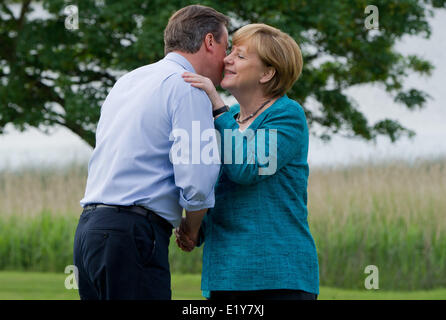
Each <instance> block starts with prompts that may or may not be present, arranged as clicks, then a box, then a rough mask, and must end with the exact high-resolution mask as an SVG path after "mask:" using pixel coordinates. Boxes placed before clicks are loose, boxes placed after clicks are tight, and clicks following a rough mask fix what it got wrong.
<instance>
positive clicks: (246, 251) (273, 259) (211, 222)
mask: <svg viewBox="0 0 446 320" xmlns="http://www.w3.org/2000/svg"><path fill="white" fill-rule="evenodd" d="M239 111H240V105H234V106H232V107H231V108H230V111H229V112H226V113H224V114H223V115H221V116H220V117H219V118H217V119H216V120H215V128H216V130H217V131H218V132H219V133H220V136H221V139H220V140H221V149H220V150H221V154H220V158H221V161H222V166H221V169H220V175H219V179H218V181H217V183H216V186H215V207H214V208H211V209H209V211H208V213H207V215H206V217H205V219H204V220H203V223H202V227H201V229H200V239H199V245H201V244H202V243H203V242H204V247H203V264H202V279H201V289H202V290H203V295H204V296H205V297H209V291H215V290H236V291H241V290H267V289H296V290H303V291H307V292H310V293H315V294H319V266H318V259H317V252H316V246H315V243H314V240H313V237H312V235H311V233H310V229H309V226H308V220H307V181H308V174H309V168H308V163H307V155H308V139H309V137H308V127H307V122H306V118H305V113H304V111H303V109H302V107H301V106H300V105H299V104H298V103H297V102H296V101H294V100H291V99H289V98H288V97H287V96H286V95H284V96H283V97H281V98H279V99H278V100H276V102H275V103H274V104H273V105H272V106H270V107H269V108H268V109H266V110H265V111H264V112H262V113H261V114H260V115H259V116H258V117H257V118H256V119H255V120H254V121H253V122H252V123H251V125H250V126H249V128H247V129H246V130H245V131H243V133H242V132H240V131H239V130H238V124H237V122H236V121H235V118H234V117H235V115H237V113H238V112H239ZM225 129H226V130H225ZM228 129H229V130H228ZM248 129H251V130H248ZM259 129H264V130H259ZM274 129H275V130H274ZM232 130H234V131H232ZM225 131H226V135H228V136H227V137H226V139H225ZM261 132H263V133H261ZM248 133H253V134H251V135H250V134H248ZM231 134H232V143H230V142H231ZM242 135H245V138H244V139H240V136H242ZM259 135H261V136H259ZM274 135H275V136H276V141H274ZM262 136H263V139H262ZM228 137H229V138H228ZM263 141H265V143H263ZM258 142H259V143H258ZM265 144H266V146H265V147H264V148H263V149H264V150H265V151H266V152H263V153H262V152H261V151H259V148H257V145H259V147H261V146H263V145H265ZM252 146H254V148H252ZM260 149H262V148H260ZM240 150H243V151H244V152H243V154H242V156H243V161H242V163H240V162H241V161H240V158H239V159H238V161H235V160H236V158H237V157H240V156H241V154H240V153H238V154H237V155H236V153H237V152H240ZM274 150H277V152H274ZM268 152H270V153H269V155H270V157H269V162H268V163H265V159H266V158H268ZM262 154H265V155H266V158H265V157H262V156H261V155H262ZM259 155H260V156H259ZM231 157H232V161H231V163H230V159H231ZM274 162H275V163H276V166H275V167H276V168H275V169H274ZM259 170H260V171H259ZM262 170H263V174H259V173H260V172H262Z"/></svg>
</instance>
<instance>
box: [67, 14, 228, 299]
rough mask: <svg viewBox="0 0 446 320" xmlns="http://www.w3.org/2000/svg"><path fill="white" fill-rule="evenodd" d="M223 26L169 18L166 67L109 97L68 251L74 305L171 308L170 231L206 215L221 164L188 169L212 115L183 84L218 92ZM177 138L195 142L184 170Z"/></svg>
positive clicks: (198, 93)
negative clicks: (175, 150)
mask: <svg viewBox="0 0 446 320" xmlns="http://www.w3.org/2000/svg"><path fill="white" fill-rule="evenodd" d="M227 25H228V19H227V17H226V16H224V15H222V14H221V13H219V12H217V11H215V10H214V9H211V8H208V7H205V6H199V5H192V6H188V7H185V8H183V9H181V10H179V11H177V12H176V13H175V14H174V15H172V17H171V18H170V20H169V23H168V25H167V27H166V29H165V32H164V41H165V53H166V56H165V58H164V59H162V60H160V61H158V62H156V63H153V64H151V65H147V66H143V67H140V68H138V69H136V70H134V71H132V72H130V73H127V74H125V75H124V76H122V77H121V78H120V79H119V80H118V81H117V82H116V84H115V85H114V87H113V88H112V90H111V91H110V93H109V94H108V96H107V98H106V100H105V102H104V104H103V106H102V109H101V117H100V119H99V123H98V127H97V131H96V147H95V149H94V151H93V155H92V157H91V160H90V163H89V166H88V179H87V185H86V191H85V196H84V198H83V199H82V200H81V202H80V203H81V205H82V207H83V208H84V211H83V213H82V215H81V218H80V220H79V225H78V228H77V230H76V235H75V242H74V262H75V265H76V266H77V267H78V271H79V294H80V297H81V299H170V298H171V290H170V272H169V264H168V260H167V257H168V251H167V250H168V245H169V239H170V236H171V232H172V227H178V226H179V225H180V223H181V224H182V227H183V228H184V230H197V229H198V228H197V226H199V225H200V223H201V220H202V218H203V216H204V214H205V213H206V211H207V209H208V208H212V207H213V206H214V185H215V183H216V181H217V178H218V173H219V170H220V165H219V163H211V164H205V163H203V162H202V161H198V163H196V161H192V158H194V155H195V154H192V153H193V152H195V153H197V152H200V155H201V151H202V150H203V148H204V147H205V146H206V145H207V144H208V143H209V142H208V141H201V139H200V137H201V132H203V131H205V130H209V129H213V128H214V123H213V117H212V105H211V102H210V100H209V98H208V96H207V94H206V93H205V92H204V91H202V90H200V89H197V88H194V87H192V86H191V85H190V84H188V83H186V82H184V80H183V79H182V77H181V75H182V74H183V73H184V72H186V71H189V72H194V73H198V74H202V75H204V76H206V77H209V78H210V79H212V81H213V82H214V84H215V85H218V84H219V83H220V81H221V78H222V72H223V66H224V64H223V59H224V57H225V55H226V49H227V47H228V32H227V29H226V26H227ZM191 34H192V38H191ZM194 124H195V125H196V124H198V125H199V128H200V132H198V138H199V140H200V141H195V140H197V139H196V138H194V134H195V136H196V133H193V131H194V129H193V125H194ZM175 130H185V131H186V132H188V133H189V136H190V137H191V138H193V139H195V140H194V141H190V143H189V144H188V145H189V146H190V149H189V150H182V152H185V155H186V156H187V157H186V160H187V159H189V160H188V161H182V162H179V163H178V162H175V161H171V158H172V155H171V154H170V153H171V149H172V145H173V144H174V142H175V141H174V140H175V137H174V136H173V135H172V132H173V131H175ZM211 138H212V139H213V140H214V141H215V140H216V137H215V136H213V137H211ZM195 156H196V155H195ZM183 160H184V154H183ZM183 208H184V209H185V210H186V217H185V218H183V220H182V212H183Z"/></svg>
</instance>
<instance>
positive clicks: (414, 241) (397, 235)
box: [0, 202, 446, 290]
mask: <svg viewBox="0 0 446 320" xmlns="http://www.w3.org/2000/svg"><path fill="white" fill-rule="evenodd" d="M377 205H378V206H379V202H377ZM379 210H381V211H382V210H383V208H379V207H377V208H376V212H380V211H379ZM384 210H385V208H384ZM371 216H372V218H371V220H365V219H363V218H360V212H359V211H358V215H357V216H355V215H354V214H352V215H351V216H350V218H349V220H348V221H347V223H344V225H343V226H342V227H337V228H330V223H329V222H328V221H327V223H326V224H324V225H322V224H314V225H312V233H313V235H314V238H315V242H316V244H317V250H318V257H319V264H320V280H321V285H323V286H330V287H339V288H349V289H353V288H355V289H363V288H364V279H365V278H366V276H367V275H365V274H364V268H365V267H366V266H367V265H369V264H374V265H377V266H379V268H380V269H379V283H380V289H383V290H421V289H432V288H440V287H446V252H445V250H444V248H445V244H446V235H445V234H444V233H443V234H439V233H431V232H430V230H435V221H434V220H433V219H429V218H430V213H429V212H427V213H426V221H419V224H410V225H407V224H405V223H404V221H401V222H400V223H395V222H393V223H386V222H385V221H383V220H382V218H380V217H379V215H378V214H377V213H372V214H371ZM373 219H375V220H376V221H374V220H373ZM429 221H430V222H429ZM421 225H422V226H423V228H421V227H420V226H421ZM76 226H77V219H76V218H73V217H72V216H68V217H64V216H62V215H50V214H49V213H47V212H43V213H42V214H41V215H38V216H36V217H34V218H30V217H27V218H25V217H15V216H11V217H10V218H5V217H1V216H0V270H23V271H25V270H26V271H44V272H63V270H65V267H66V266H67V265H72V264H73V240H74V233H75V230H76ZM169 262H170V270H171V272H172V273H181V274H184V273H187V274H189V273H195V274H197V273H201V264H202V248H198V249H195V250H193V251H192V252H191V253H184V252H182V251H181V250H180V249H179V248H178V247H177V246H176V244H175V240H174V236H172V238H171V241H170V246H169Z"/></svg>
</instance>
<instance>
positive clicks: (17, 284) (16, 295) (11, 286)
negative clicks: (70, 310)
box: [0, 271, 446, 300]
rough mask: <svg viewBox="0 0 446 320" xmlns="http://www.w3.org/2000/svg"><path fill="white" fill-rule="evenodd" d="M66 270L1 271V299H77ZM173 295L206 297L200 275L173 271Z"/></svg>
mask: <svg viewBox="0 0 446 320" xmlns="http://www.w3.org/2000/svg"><path fill="white" fill-rule="evenodd" d="M66 276H67V275H65V274H64V273H37V272H10V271H2V272H0V300H16V299H20V300H22V299H23V300H28V299H31V300H53V299H55V300H77V299H79V295H78V292H77V290H67V289H65V285H64V284H65V278H66ZM172 294H173V299H175V300H182V299H184V300H188V299H191V300H195V299H203V297H202V296H201V291H200V275H198V274H186V275H185V274H173V275H172ZM319 299H320V300H339V299H344V300H351V299H353V300H356V299H358V300H363V299H365V300H367V299H378V300H380V299H385V300H387V299H389V300H391V299H395V300H401V299H403V300H418V299H420V300H423V299H429V300H430V299H442V300H443V299H446V289H436V290H430V291H407V292H398V291H385V290H382V289H380V290H375V291H372V290H365V289H364V290H344V289H337V288H327V287H321V288H320V295H319Z"/></svg>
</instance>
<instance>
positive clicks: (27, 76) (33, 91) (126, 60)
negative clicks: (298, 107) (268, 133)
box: [0, 0, 446, 146]
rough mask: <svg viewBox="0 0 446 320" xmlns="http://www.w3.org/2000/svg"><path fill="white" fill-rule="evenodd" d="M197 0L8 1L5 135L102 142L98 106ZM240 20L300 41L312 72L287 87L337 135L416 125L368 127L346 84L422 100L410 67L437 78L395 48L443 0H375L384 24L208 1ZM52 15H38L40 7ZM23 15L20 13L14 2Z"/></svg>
mask: <svg viewBox="0 0 446 320" xmlns="http://www.w3.org/2000/svg"><path fill="white" fill-rule="evenodd" d="M197 2H198V1H182V0H173V1H159V0H151V1H147V0H146V1H141V0H126V1H119V0H104V1H93V0H77V1H75V2H74V3H73V2H72V1H66V0H43V1H32V0H23V1H11V0H9V1H2V2H1V4H0V43H1V46H0V133H1V131H2V130H3V129H4V127H5V125H6V124H8V123H12V124H14V125H15V127H16V128H18V129H20V130H24V129H26V128H27V127H29V126H33V127H40V128H43V127H45V126H46V127H48V126H53V125H62V126H65V127H67V128H68V129H70V130H71V131H73V132H74V133H76V134H78V135H79V136H80V137H81V138H82V139H84V140H85V141H86V142H88V143H89V144H90V145H92V146H94V144H95V137H94V135H95V128H96V124H97V121H98V119H99V114H100V106H101V104H102V102H103V101H104V99H105V97H106V96H107V93H108V92H109V90H110V89H111V87H112V86H113V84H114V82H115V81H116V80H117V78H118V77H119V76H120V75H121V74H123V73H125V72H127V71H130V70H132V69H135V68H137V67H139V66H142V65H146V64H149V63H152V62H154V61H157V60H159V59H161V58H162V57H163V46H164V44H163V30H164V27H165V25H166V24H167V21H168V18H169V17H170V15H171V14H172V13H173V12H175V11H176V10H178V9H180V8H181V7H184V6H186V5H189V4H192V3H197ZM200 3H201V4H204V5H208V6H211V7H213V8H215V9H217V10H218V11H220V12H223V13H225V14H227V15H229V16H230V17H231V18H233V20H232V22H233V24H232V25H231V26H230V31H231V33H232V32H233V31H234V30H235V29H236V28H237V27H239V26H240V24H245V23H250V22H263V23H267V24H270V25H273V26H276V27H278V28H280V29H282V30H283V31H285V32H287V33H289V34H290V35H291V36H292V37H294V38H295V39H296V41H297V42H298V43H299V44H300V45H301V48H302V51H303V55H304V69H303V74H302V77H301V78H300V80H299V81H298V82H297V84H296V85H294V87H293V88H292V90H291V91H290V92H289V96H290V97H291V98H294V99H296V100H297V101H299V102H300V103H301V104H302V105H303V106H304V107H305V106H306V101H307V100H308V99H309V98H311V99H314V100H315V101H316V102H317V103H316V105H317V106H316V107H314V108H311V109H310V108H306V109H305V111H306V114H307V118H308V121H309V124H310V126H311V125H315V124H318V125H320V126H321V127H322V128H325V131H324V133H322V134H321V136H320V137H321V138H323V139H329V138H330V136H331V135H332V134H334V133H340V134H345V135H350V136H358V137H362V138H364V139H366V140H371V139H374V138H375V137H376V136H377V135H379V134H382V135H387V136H389V137H390V139H391V140H392V141H394V140H396V139H398V138H399V137H400V136H402V135H407V134H409V135H412V134H413V132H412V131H410V130H408V129H406V128H404V127H403V126H401V125H400V124H399V123H398V122H397V121H396V120H391V119H384V120H382V121H379V122H378V123H375V124H369V123H368V121H367V119H366V118H365V117H364V115H363V114H362V113H361V112H360V111H358V107H357V103H356V102H355V101H353V100H352V99H351V98H350V97H348V96H347V95H346V94H345V93H344V92H345V89H347V88H349V87H351V86H354V85H360V84H365V83H376V84H380V85H382V86H383V87H384V88H385V89H386V90H387V91H388V92H389V93H390V94H392V95H393V96H394V98H395V101H396V102H397V103H401V104H403V105H406V106H407V107H408V108H409V109H413V108H415V107H419V108H421V107H423V106H424V105H425V103H426V99H427V98H428V96H427V95H426V94H425V93H423V92H421V91H418V90H417V89H416V88H409V89H408V90H407V89H406V88H404V86H403V82H404V79H405V77H406V76H407V75H408V73H409V72H416V73H418V74H426V75H429V74H430V73H431V71H432V69H433V66H432V65H431V64H430V63H429V62H428V61H425V60H423V59H422V58H420V57H417V56H413V55H410V56H403V55H401V54H399V53H398V52H396V51H395V49H394V45H395V42H396V41H397V40H399V39H401V38H402V37H403V36H406V35H424V36H426V37H428V36H429V35H430V32H431V30H430V26H429V24H428V23H427V18H428V16H429V15H430V14H433V12H434V8H444V7H445V6H446V1H445V0H424V1H422V0H391V1H390V0H376V1H374V3H373V4H374V5H376V6H377V7H378V8H379V13H380V15H379V25H380V29H379V30H374V31H370V30H366V29H365V27H364V19H365V17H366V15H365V13H364V9H365V7H366V6H367V5H368V3H367V1H365V0H355V1H351V0H340V1H329V0H319V1H297V0H289V1H287V0H269V1H257V0H244V1H238V0H227V1H216V0H205V1H201V2H200ZM69 4H76V5H77V6H78V8H79V29H78V30H67V29H65V27H64V21H65V18H66V16H65V15H64V10H63V9H64V8H65V7H66V6H67V5H69ZM39 5H40V6H43V8H44V9H45V10H46V11H47V12H48V17H45V18H35V17H31V14H32V13H33V11H34V10H35V8H36V6H39ZM14 6H15V9H17V10H16V11H17V12H18V13H15V14H14V13H13V11H14V10H13V9H12V8H13V7H14Z"/></svg>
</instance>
